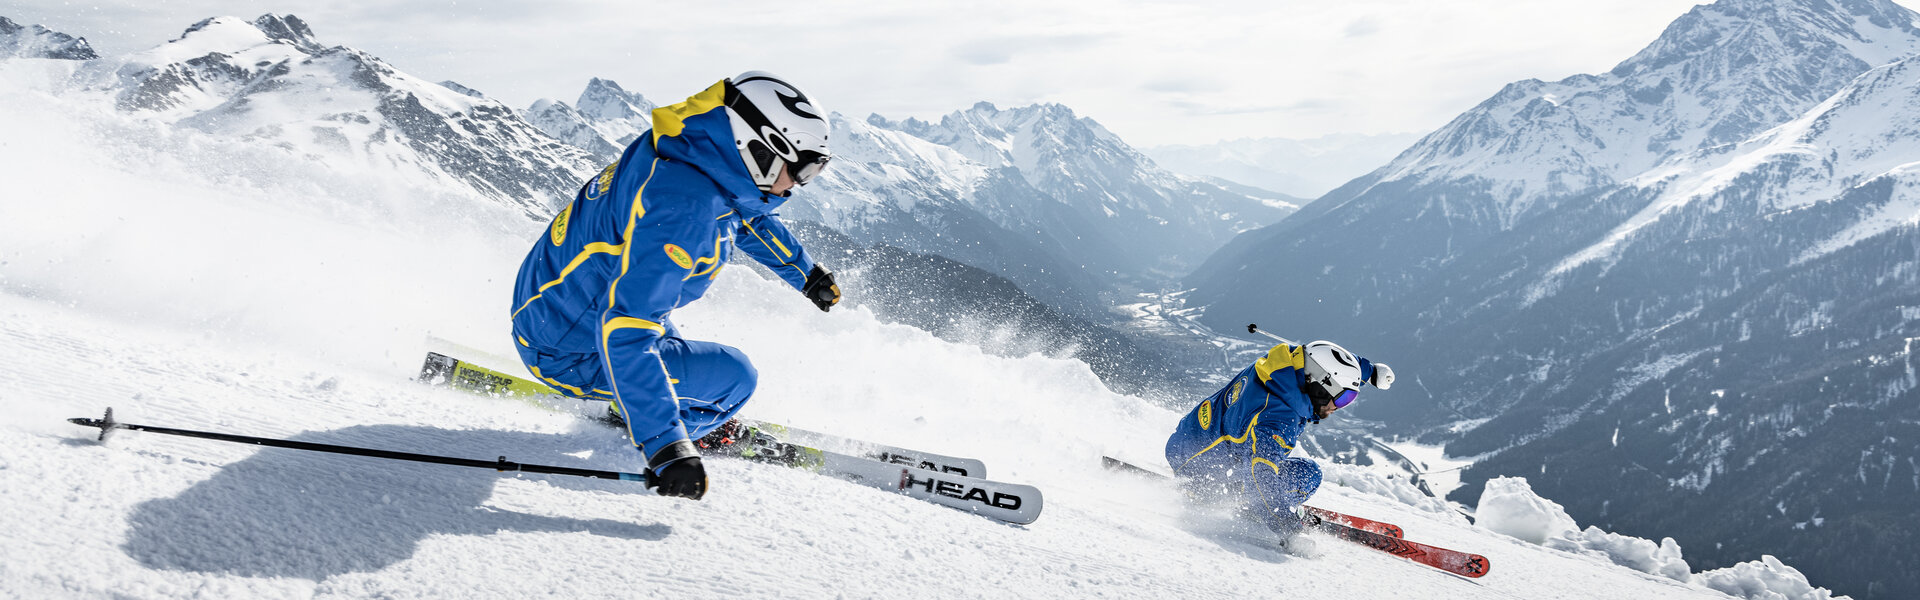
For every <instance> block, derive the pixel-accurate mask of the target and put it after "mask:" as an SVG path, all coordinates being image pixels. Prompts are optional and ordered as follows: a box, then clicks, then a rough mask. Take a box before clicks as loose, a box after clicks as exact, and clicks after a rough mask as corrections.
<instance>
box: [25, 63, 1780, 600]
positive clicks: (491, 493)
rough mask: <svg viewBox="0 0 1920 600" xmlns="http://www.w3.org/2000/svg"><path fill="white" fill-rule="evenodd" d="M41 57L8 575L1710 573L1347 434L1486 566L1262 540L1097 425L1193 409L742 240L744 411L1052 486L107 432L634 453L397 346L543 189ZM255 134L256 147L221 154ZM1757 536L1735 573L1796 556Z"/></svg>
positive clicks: (1433, 594)
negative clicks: (835, 299)
mask: <svg viewBox="0 0 1920 600" xmlns="http://www.w3.org/2000/svg"><path fill="white" fill-rule="evenodd" d="M47 84H48V81H46V79H45V78H44V73H43V70H42V68H41V65H38V64H33V63H31V62H28V63H22V62H17V61H15V62H0V129H4V130H6V131H9V132H17V133H19V134H22V135H25V136H30V137H31V139H36V140H44V143H40V144H35V145H32V146H30V147H29V146H26V145H18V144H0V164H7V165H10V166H13V167H16V168H18V169H19V170H18V171H16V173H18V175H17V176H15V177H14V178H12V181H10V185H11V186H12V187H11V188H10V191H11V192H13V193H10V194H9V195H8V196H7V200H6V201H5V202H4V203H0V210H4V211H5V213H4V215H0V217H4V218H0V256H5V257H6V260H5V261H0V340H4V342H5V347H6V348H7V354H6V356H7V360H5V361H0V414H4V418H0V494H4V495H5V497H6V498H7V499H8V503H7V506H8V509H7V510H6V511H0V530H4V531H7V532H9V533H8V535H6V536H0V595H5V596H10V597H23V598H45V597H81V598H93V597H121V598H129V597H130V598H162V597H181V596H210V597H248V598H279V597H293V598H310V597H369V596H381V597H385V596H395V597H398V596H406V597H462V598H468V597H502V598H506V597H531V596H560V597H577V596H607V595H615V596H634V595H639V596H660V597H712V596H727V597H741V596H746V597H799V598H814V597H821V598H826V597H1006V596H1019V597H1083V596H1110V597H1141V598H1147V597H1175V596H1177V597H1227V596H1240V595H1245V594H1246V592H1247V590H1248V589H1250V588H1254V589H1259V590H1263V591H1266V592H1270V593H1273V594H1278V595H1288V596H1296V595H1297V596H1304V597H1313V598H1322V599H1326V600H1342V599H1361V598H1366V599H1373V598H1404V599H1411V600H1419V599H1427V598H1480V597H1489V596H1492V597H1516V598H1622V599H1629V598H1631V599H1638V598H1649V597H1660V598H1724V596H1722V595H1721V594H1719V593H1717V592H1713V591H1710V590H1708V589H1707V588H1705V587H1702V585H1701V584H1688V583H1681V582H1679V581H1675V580H1673V579H1669V578H1665V577H1660V576H1655V575H1650V574H1646V573H1643V572H1640V571H1636V570H1633V569H1629V568H1625V567H1621V566H1616V565H1615V564H1613V562H1614V560H1616V559H1609V558H1604V557H1596V556H1592V555H1590V554H1588V553H1584V552H1573V551H1565V550H1555V549H1551V548H1546V547H1542V546H1539V545H1536V544H1533V543H1530V542H1526V541H1521V540H1518V539H1513V538H1509V537H1505V536H1502V535H1500V534H1496V533H1492V532H1490V531H1488V530H1486V529H1482V528H1478V527H1474V526H1470V525H1467V524H1465V523H1464V522H1463V519H1461V518H1460V517H1458V516H1456V515H1454V514H1453V513H1451V512H1450V511H1448V510H1447V509H1446V508H1445V507H1444V505H1442V504H1440V503H1438V502H1435V501H1433V500H1431V499H1424V498H1422V497H1421V496H1419V494H1418V492H1416V491H1413V490H1412V489H1411V488H1409V487H1407V486H1406V485H1405V484H1404V483H1400V482H1398V481H1395V480H1388V479H1385V478H1383V477H1380V476H1377V475H1372V474H1369V473H1366V472H1363V471H1360V470H1356V469H1348V468H1345V467H1339V466H1334V467H1329V477H1328V484H1327V485H1325V486H1324V487H1323V488H1322V490H1321V493H1320V495H1319V496H1318V497H1317V498H1316V502H1318V503H1320V504H1323V505H1325V506H1327V507H1329V508H1334V509H1339V510H1346V511H1350V512H1353V513H1357V514H1362V515H1367V516H1372V517H1376V518H1380V519H1384V520H1389V521H1392V522H1395V523H1398V524H1400V525H1401V526H1403V527H1404V528H1405V529H1406V531H1407V533H1408V535H1409V536H1412V537H1414V538H1415V539H1419V540H1423V541H1428V542H1432V543H1435V544H1439V545H1443V546H1449V547H1456V548H1463V549H1471V550H1474V551H1478V552H1480V553H1482V554H1485V555H1487V556H1489V557H1490V558H1491V559H1492V560H1493V561H1494V565H1495V567H1494V569H1495V570H1494V572H1493V573H1492V574H1490V575H1488V576H1487V577H1485V578H1483V579H1479V580H1466V579H1461V578H1456V577H1451V576H1446V575H1442V574H1439V573H1436V572H1432V571H1430V570H1426V569H1425V568H1424V567H1420V566H1417V565H1414V564H1411V563H1408V562H1406V561H1404V560H1401V559H1398V558H1395V557H1391V556H1387V555H1385V554H1382V553H1378V552H1375V551H1372V550H1367V549H1363V548H1360V547H1357V546H1351V545H1347V544H1344V543H1339V542H1336V541H1333V540H1318V542H1319V543H1318V544H1317V548H1318V550H1317V552H1313V553H1312V554H1313V555H1314V556H1313V557H1311V558H1305V557H1301V556H1296V555H1292V554H1287V553H1283V552H1279V551H1276V550H1274V549H1272V548H1270V547H1266V546H1264V545H1263V544H1262V542H1260V541H1259V540H1260V538H1259V537H1258V536H1256V535H1250V534H1248V533H1245V532H1240V531H1235V530H1233V529H1231V528H1225V527H1222V526H1220V525H1218V524H1217V522H1216V521H1214V520H1213V519H1216V518H1218V515H1208V514H1204V513H1196V512H1190V511H1187V510H1184V509H1182V508H1180V505H1181V503H1180V500H1179V498H1178V494H1177V493H1175V492H1173V491H1172V490H1169V489H1165V488H1163V487H1159V486H1157V485H1156V484H1152V483H1149V482H1145V481H1140V480H1134V479H1130V478H1127V477H1121V476H1112V475H1108V474H1105V473H1103V472H1101V471H1100V470H1098V468H1097V467H1096V466H1095V465H1097V464H1098V457H1099V456H1100V455H1101V454H1116V455H1120V456H1123V457H1126V458H1131V459H1134V460H1139V461H1141V462H1142V463H1149V464H1150V461H1152V460H1153V457H1155V456H1157V455H1158V452H1159V445H1160V443H1161V441H1162V439H1163V437H1162V436H1163V435H1164V432H1165V430H1166V429H1167V427H1168V426H1169V423H1170V422H1171V421H1172V420H1174V419H1175V418H1177V415H1175V414H1173V413H1170V412H1168V411H1165V410H1163V409H1159V408H1156V407H1153V406H1151V405H1149V404H1148V403H1146V402H1144V401H1142V400H1140V399H1137V398H1131V397H1126V396H1121V395H1117V394H1113V393H1111V392H1108V391H1106V390H1105V389H1103V388H1102V387H1101V386H1100V385H1099V383H1098V381H1097V380H1096V379H1095V378H1094V377H1093V376H1092V375H1091V373H1089V372H1088V371H1087V370H1086V368H1085V366H1084V365H1081V364H1080V363H1077V362H1073V361H1064V360H1051V359H1045V358H1037V357H1034V358H1024V359H1007V358H996V357H992V356H987V355H985V354H982V353H981V352H979V351H978V350H976V349H974V348H971V347H967V346H958V345H953V344H947V343H943V342H940V341H938V340H935V339H933V338H932V337H930V336H928V335H926V334H924V333H922V332H919V331H917V330H914V329H911V328H907V327H901V326H890V325H885V324H882V323H879V322H877V321H876V320H874V319H873V318H872V316H871V315H869V314H866V313H864V312H861V311H836V312H833V313H824V314H823V313H820V312H819V311H817V310H814V309H813V308H812V307H811V306H810V305H807V304H806V303H805V302H803V301H800V300H799V299H798V298H795V297H794V296H793V295H792V294H791V290H790V289H787V288H785V287H784V286H783V285H782V284H780V283H779V282H777V281H772V280H768V279H762V278H759V277H757V276H755V275H754V274H753V273H752V271H750V270H747V269H729V270H727V271H726V274H725V275H724V278H723V279H721V280H720V281H719V282H718V283H717V284H716V286H715V290H714V291H713V292H712V293H711V294H710V295H709V296H708V298H707V299H706V300H703V301H702V302H701V303H698V304H695V305H693V306H690V307H688V308H687V309H684V310H682V311H678V312H676V314H675V317H676V322H677V323H679V324H680V325H681V328H682V330H683V331H685V332H686V333H688V334H690V335H695V336H698V337H701V338H704V339H713V340H719V341H723V342H726V343H729V344H734V345H737V346H739V347H740V348H742V349H744V350H745V351H746V352H747V353H748V354H750V355H751V356H753V357H754V358H755V359H756V362H757V364H758V366H759V368H760V373H761V377H762V379H761V386H760V390H759V393H758V394H757V397H756V399H755V400H754V403H753V405H751V407H750V408H749V409H748V410H749V414H750V415H752V416H758V417H764V418H771V419H778V420H783V421H787V422H791V423H793V424H796V425H801V426H806V427H810V428H817V429H822V430H826V431H832V432H837V433H842V434H848V435H856V436H861V437H866V438H870V439H873V440H875V441H881V442H890V443H896V444H902V445H910V446H914V447H921V448H925V449H928V450H933V451H941V452H948V453H956V454H967V455H973V456H978V457H981V458H983V459H985V460H986V461H987V462H988V463H989V464H990V465H991V468H992V470H993V474H994V476H995V477H996V478H1000V479H1006V480H1011V481H1023V482H1030V483H1033V484H1036V485H1039V486H1041V487H1043V488H1044V489H1045V491H1046V497H1047V504H1048V508H1047V512H1046V513H1045V514H1044V515H1043V516H1042V517H1041V520H1040V521H1039V522H1037V523H1035V524H1033V525H1031V526H1027V527H1009V526H1004V525H1000V524H996V523H994V522H991V521H988V520H985V519H981V518H977V517H973V516H970V515H967V514H964V513H960V512H957V511H951V510H947V509H943V508H939V507H935V506H930V505H927V504H924V503H920V502H917V501H913V500H909V499H906V498H903V497H900V496H896V495H892V494H888V493H885V492H879V491H874V490H870V489H867V488H864V487H860V486H856V485H851V484H847V483H844V482H839V481H834V480H830V479H824V478H819V477H815V476H812V475H808V474H805V473H801V472H797V471H791V470H786V469H782V468H779V467H773V466H766V465H757V464H749V463H743V462H739V461H731V460H721V459H716V460H714V461H712V464H711V465H710V467H709V468H710V469H711V473H712V475H713V478H714V483H715V489H714V491H713V492H712V493H711V494H710V495H709V497H708V498H707V499H706V500H703V501H700V502H691V501H684V500H674V499H665V498H659V497H655V496H652V495H651V494H648V493H646V492H644V491H642V490H640V489H637V488H636V487H635V486H634V485H633V484H627V483H619V482H604V481H597V480H580V479H569V478H560V477H548V476H501V475H500V474H498V473H494V472H490V471H485V470H476V469H459V468H453V467H444V466H437V465H419V464H410V463H393V462H386V461H378V460H375V459H364V458H357V457H344V456H337V455H323V454H312V453H303V452H298V451H291V450H278V449H258V448H254V447H250V446H244V445H235V444H223V443H218V442H212V441H207V440H195V439H186V438H172V437H166V436H159V435H153V434H142V433H136V432H123V433H121V434H118V435H117V436H116V437H115V438H113V439H112V440H110V442H109V443H107V444H104V445H102V444H97V443H95V442H94V441H93V438H92V435H91V434H90V433H89V430H84V429H81V428H78V427H75V426H73V425H70V424H67V423H65V422H64V419H65V418H68V417H77V416H95V415H97V413H98V412H99V411H101V410H102V409H104V408H105V407H107V406H112V407H114V408H115V409H116V414H117V416H118V417H119V418H120V419H121V420H123V421H128V422H141V423H150V424H156V425H168V426H176V427H184V428H195V429H210V430H222V431H230V432H235V433H243V434H253V435H264V436H280V437H293V438H296V439H302V440H309V441H317V442H326V443H337V444H354V445H364V446H374V447H380V448H387V449H393V450H403V451H414V452H423V453H432V454H443V455H456V456H465V457H477V458H492V457H494V456H500V455H506V456H508V457H510V459H512V460H518V461H523V462H542V463H552V464H565V465H576V466H584V467H591V468H603V469H623V470H630V469H633V468H635V467H636V466H637V463H636V459H635V458H634V456H633V453H632V451H631V450H630V449H629V448H628V447H627V445H626V443H625V442H624V440H622V439H621V438H620V437H619V436H618V435H617V433H614V432H612V431H609V430H607V429H605V428H603V427H600V426H598V425H594V424H591V423H587V422H585V421H583V420H580V419H577V418H574V417H570V416H564V415H556V414H552V413H547V412H542V411H538V410H534V409H531V408H528V407H526V406H524V405H521V404H519V403H517V402H513V401H509V400H494V399H487V398H478V397H473V396H468V395H464V394H460V393H456V392H449V391H444V390H437V389H429V388H425V387H422V386H420V385H418V384H415V383H413V382H411V381H408V380H407V378H408V377H409V376H411V375H412V374H413V372H414V370H415V369H416V368H417V366H418V361H419V358H420V357H421V349H422V346H423V337H424V336H425V335H426V334H427V333H429V332H431V333H433V334H436V335H439V336H442V337H446V338H450V339H454V340H457V341H461V342H464V343H467V344H470V345H477V346H483V347H485V348H487V349H490V350H493V351H505V350H506V349H507V348H506V346H507V344H508V343H509V342H508V340H507V337H508V336H507V335H506V333H505V332H506V327H505V325H506V323H505V313H506V311H507V309H508V307H507V306H506V305H505V303H504V300H503V299H505V298H507V297H509V290H508V285H509V282H510V280H511V277H512V273H513V271H514V268H515V267H516V265H517V263H518V260H519V257H520V255H521V254H522V252H523V251H524V248H525V245H526V244H528V243H531V240H532V239H534V238H536V237H538V236H539V235H540V233H541V232H542V229H541V227H540V226H539V224H538V223H533V222H529V221H527V220H525V219H523V218H522V215H520V214H518V211H516V210H513V209H510V208H507V207H503V206H499V205H498V204H496V203H493V202H492V201H490V200H488V199H487V198H485V197H483V196H482V195H480V194H478V193H477V192H474V191H473V190H471V189H470V188H464V187H459V186H446V185H445V182H444V181H442V180H438V179H435V178H432V177H429V176H426V175H424V174H422V173H419V172H417V171H413V170H410V169H378V168H370V167H366V166H363V165H355V164H352V163H334V162H327V161H320V162H315V161H309V160H306V159H305V158H304V157H299V156H292V155H286V154H279V153H273V152H268V151H265V149H266V148H270V147H271V146H270V144H271V143H272V142H271V141H270V140H234V139H230V138H225V137H222V136H216V135H211V134H208V133H206V132H204V131H200V130H195V129H191V128H182V129H177V130H176V129H170V128H165V127H161V128H155V127H152V126H151V124H150V123H144V122H141V121H138V120H135V119H131V118H128V117H127V116H125V115H121V114H117V113H114V112H112V111H110V110H107V109H105V108H104V107H100V108H98V109H96V108H90V107H89V106H88V105H87V104H86V103H78V102H72V101H69V100H67V99H63V98H59V97H56V96H54V95H52V94H50V93H49V91H51V90H52V88H51V87H50V86H49V85H47ZM245 155H255V156H256V158H255V161H256V164H259V165H260V166H261V167H262V168H259V169H248V170H239V171H229V170H226V169H223V168H222V167H223V166H224V165H225V164H227V163H229V162H231V161H232V160H233V158H234V157H236V156H245ZM342 182H345V183H342ZM134 187H138V189H140V190H141V192H142V193H140V194H128V193H125V190H127V189H130V188H134ZM44 198H59V199H60V200H59V202H50V201H36V200H34V199H44ZM76 215H79V216H76ZM82 217H84V218H82ZM104 217H110V218H104ZM234 232H250V233H251V235H247V236H242V235H237V234H235V233H234ZM429 234H431V235H429ZM255 236H264V237H269V238H270V239H272V240H273V247H272V251H271V252H261V251H258V248H257V247H256V246H255V245H253V244H250V243H249V242H250V240H251V239H252V238H253V237H255ZM930 383H932V384H933V385H929V384H930ZM1036 399H1043V400H1036ZM1403 498H1406V499H1419V500H1417V501H1415V502H1412V503H1408V502H1403V501H1401V500H1400V499H1403ZM1296 552H1302V551H1299V550H1296ZM1754 564H1755V565H1759V566H1755V567H1752V568H1751V569H1750V570H1752V571H1753V572H1754V573H1755V574H1753V575H1749V576H1745V577H1746V578H1745V579H1741V580H1737V581H1739V582H1754V581H1761V580H1762V579H1763V575H1775V576H1778V575H1782V574H1786V573H1788V570H1786V569H1784V568H1779V569H1770V570H1769V569H1766V568H1765V567H1771V566H1772V565H1770V564H1767V563H1754ZM1802 583H1804V582H1802ZM1755 589H1760V588H1755ZM1754 597H1756V598H1757V597H1764V596H1754ZM1815 597H1817V596H1806V598H1815Z"/></svg>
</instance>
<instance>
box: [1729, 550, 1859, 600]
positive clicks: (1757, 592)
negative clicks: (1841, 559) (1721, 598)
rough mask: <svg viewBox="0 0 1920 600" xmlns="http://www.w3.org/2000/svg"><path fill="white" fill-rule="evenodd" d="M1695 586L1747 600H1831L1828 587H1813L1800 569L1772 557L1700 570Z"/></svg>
mask: <svg viewBox="0 0 1920 600" xmlns="http://www.w3.org/2000/svg"><path fill="white" fill-rule="evenodd" d="M1693 582H1694V583H1695V584H1698V585H1701V586H1705V587H1708V588H1711V589H1713V590H1716V591H1720V592H1724V593H1726V594H1727V595H1729V596H1735V597H1739V598H1746V599H1748V600H1831V599H1833V598H1846V596H1835V595H1833V592H1832V591H1829V590H1827V588H1818V587H1813V584H1810V583H1807V576H1805V575H1801V574H1800V570H1799V569H1795V568H1793V567H1789V566H1787V565H1784V564H1781V563H1780V559H1778V558H1774V557H1773V555H1772V554H1767V555H1764V556H1761V557H1760V560H1754V561H1747V562H1743V563H1740V564H1737V565H1734V566H1731V567H1727V568H1725V569H1714V570H1712V571H1701V572H1700V574H1698V575H1694V576H1693Z"/></svg>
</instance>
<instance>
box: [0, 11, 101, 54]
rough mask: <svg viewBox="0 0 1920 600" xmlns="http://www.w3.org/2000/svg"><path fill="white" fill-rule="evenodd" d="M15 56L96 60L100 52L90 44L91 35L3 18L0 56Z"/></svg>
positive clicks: (0, 18)
mask: <svg viewBox="0 0 1920 600" xmlns="http://www.w3.org/2000/svg"><path fill="white" fill-rule="evenodd" d="M11 57H19V58H57V59H64V60H93V59H96V58H100V55H99V54H97V53H95V52H94V51H93V46H90V45H88V44H87V38H76V37H73V36H70V35H67V34H64V33H60V32H58V31H53V30H50V29H47V28H45V27H41V26H39V25H21V24H19V23H15V22H13V21H12V20H11V19H8V18H6V17H0V58H11Z"/></svg>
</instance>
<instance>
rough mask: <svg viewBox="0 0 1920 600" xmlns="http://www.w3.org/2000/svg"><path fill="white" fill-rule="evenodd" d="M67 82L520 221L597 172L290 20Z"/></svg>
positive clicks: (220, 29) (216, 22)
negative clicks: (437, 189)
mask: <svg viewBox="0 0 1920 600" xmlns="http://www.w3.org/2000/svg"><path fill="white" fill-rule="evenodd" d="M76 79H77V80H79V81H81V82H83V83H84V84H86V85H89V86H91V87H93V88H95V89H100V90H103V91H107V92H109V93H112V94H113V95H114V96H115V98H116V100H117V102H118V105H119V107H120V108H121V109H122V110H126V111H130V112H135V113H140V114H144V115H149V116H152V117H154V118H157V119H159V120H161V121H164V122H167V123H172V124H174V125H178V126H181V127H189V128H194V129H199V130H203V131H206V132H209V133H213V134H216V135H222V136H231V137H235V138H244V139H252V140H259V141H262V142H263V143H266V144H268V145H271V146H275V147H278V148H280V149H281V150H283V151H286V152H291V153H297V154H300V155H303V156H310V157H313V158H314V159H315V160H321V161H350V162H355V163H359V164H364V165H373V166H378V167H383V168H384V167H395V168H402V169H412V170H419V171H422V172H425V173H428V174H429V175H432V176H435V177H438V178H442V179H444V180H446V181H448V182H449V183H451V184H455V185H463V186H468V187H471V188H472V189H474V190H475V191H476V192H478V193H481V194H483V195H485V196H487V197H490V198H494V199H496V200H498V201H500V202H502V203H506V204H509V205H511V206H514V207H517V208H519V209H520V210H521V211H523V212H524V213H525V214H527V215H528V216H529V217H530V218H544V216H545V215H548V214H551V212H550V211H551V209H550V207H551V206H553V205H555V204H556V203H557V201H558V199H559V198H561V197H565V196H569V195H570V194H571V192H572V190H573V189H574V188H575V187H576V186H578V185H579V182H580V181H581V180H582V179H583V178H584V177H586V176H587V175H588V174H590V173H592V172H593V171H594V170H595V169H596V168H597V167H596V164H595V163H594V161H593V160H592V158H591V157H590V155H589V154H588V153H587V152H585V151H583V150H580V149H579V148H575V147H573V146H570V145H567V144H563V143H560V142H558V141H556V140H554V139H553V138H551V137H548V136H547V135H545V134H543V133H541V132H540V131H539V130H538V129H536V128H534V126H533V125H532V124H529V123H527V122H526V121H525V120H524V119H522V118H521V117H520V115H519V114H518V113H517V112H515V111H514V110H513V109H511V108H508V107H507V106H505V105H503V104H500V103H499V102H495V101H493V100H489V99H487V98H485V97H484V96H474V95H470V94H468V93H462V92H457V91H454V90H451V89H449V88H447V87H445V86H442V85H440V84H436V83H433V82H430V81H426V80H423V79H420V78H418V77H414V76H412V75H408V74H406V73H404V72H401V71H400V70H398V69H395V68H393V67H392V66H391V65H388V64H387V63H386V62H384V61H382V60H380V59H379V58H377V57H374V56H372V55H369V54H367V53H365V52H362V51H359V50H355V49H353V48H348V47H345V46H327V45H324V44H322V43H320V42H319V41H318V40H317V39H316V38H315V37H314V34H313V31H312V29H310V28H309V27H308V26H307V24H306V23H305V22H304V21H301V20H300V19H299V18H298V17H293V16H284V17H282V16H275V15H265V16H262V17H260V18H258V19H255V20H253V21H251V22H249V21H243V20H240V19H235V18H232V17H219V18H213V19H207V20H205V21H201V22H199V23H195V24H194V25H193V26H192V27H189V28H187V30H186V32H185V33H182V34H181V36H180V37H179V38H178V39H175V40H173V41H170V42H167V43H164V44H161V45H159V46H156V47H153V48H150V49H147V50H144V51H140V52H135V53H133V54H130V55H127V56H121V57H113V58H103V59H98V60H93V61H91V64H90V65H89V66H88V67H87V68H85V69H83V70H82V71H81V72H80V74H79V75H78V76H77V77H76ZM466 91H467V92H471V90H466Z"/></svg>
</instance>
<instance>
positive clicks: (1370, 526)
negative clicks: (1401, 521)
mask: <svg viewBox="0 0 1920 600" xmlns="http://www.w3.org/2000/svg"><path fill="white" fill-rule="evenodd" d="M1307 513H1308V514H1311V515H1313V516H1314V517H1315V518H1318V519H1320V520H1322V521H1326V522H1329V523H1335V524H1339V525H1345V526H1348V527H1352V528H1354V529H1358V530H1361V531H1371V532H1373V533H1378V534H1380V535H1386V536H1393V537H1397V538H1403V537H1407V536H1406V535H1405V534H1404V532H1402V531H1400V526H1399V525H1394V524H1392V523H1385V522H1381V521H1375V520H1372V519H1362V518H1360V517H1356V516H1353V515H1349V514H1342V513H1337V512H1333V511H1330V510H1327V509H1324V508H1320V507H1317V506H1308V507H1307Z"/></svg>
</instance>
